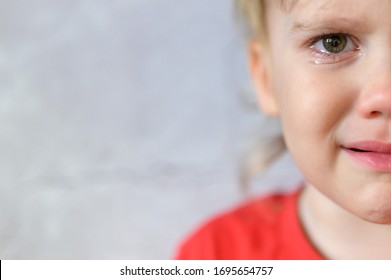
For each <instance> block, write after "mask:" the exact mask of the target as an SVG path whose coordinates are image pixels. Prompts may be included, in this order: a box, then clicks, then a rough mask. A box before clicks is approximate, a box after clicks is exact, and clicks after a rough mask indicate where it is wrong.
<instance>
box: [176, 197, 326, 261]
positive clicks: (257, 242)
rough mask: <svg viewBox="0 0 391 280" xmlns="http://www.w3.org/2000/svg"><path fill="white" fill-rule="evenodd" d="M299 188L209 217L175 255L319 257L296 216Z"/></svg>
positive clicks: (316, 258) (178, 256)
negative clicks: (212, 217)
mask: <svg viewBox="0 0 391 280" xmlns="http://www.w3.org/2000/svg"><path fill="white" fill-rule="evenodd" d="M299 192H300V190H296V191H294V192H292V193H289V194H278V195H272V196H268V197H266V198H260V199H256V200H254V201H251V202H248V203H246V204H245V205H243V206H241V207H239V208H237V209H235V210H233V211H230V212H228V213H225V214H222V215H220V216H218V217H217V218H214V219H212V220H211V221H209V222H207V223H206V224H205V225H204V226H202V227H201V228H200V229H199V230H197V231H196V232H194V233H193V234H192V235H190V237H189V238H188V239H187V240H186V241H185V242H184V243H183V244H182V246H181V247H180V250H179V252H178V254H177V256H176V258H177V259H193V260H200V259H206V260H212V259H220V260H234V259H236V260H240V259H241V260H250V259H268V260H289V259H296V260H311V259H315V260H319V259H323V257H322V256H321V254H320V253H319V252H317V250H316V249H315V248H314V247H313V246H312V244H311V243H310V241H309V240H308V238H307V236H306V235H305V233H304V231H303V229H302V227H301V224H300V221H299V217H298V211H297V202H298V197H299Z"/></svg>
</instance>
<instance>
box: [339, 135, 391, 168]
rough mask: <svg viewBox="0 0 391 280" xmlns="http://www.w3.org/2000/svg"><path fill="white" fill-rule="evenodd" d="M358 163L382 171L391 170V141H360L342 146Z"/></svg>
mask: <svg viewBox="0 0 391 280" xmlns="http://www.w3.org/2000/svg"><path fill="white" fill-rule="evenodd" d="M341 148H342V150H343V151H344V152H345V153H346V154H347V155H348V156H349V157H350V158H352V159H353V160H354V161H355V162H356V163H358V164H360V165H361V166H364V167H366V168H369V169H371V170H375V171H380V172H391V143H383V142H378V141H360V142H353V143H348V144H345V145H342V146H341Z"/></svg>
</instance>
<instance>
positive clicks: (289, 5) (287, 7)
mask: <svg viewBox="0 0 391 280" xmlns="http://www.w3.org/2000/svg"><path fill="white" fill-rule="evenodd" d="M299 2H300V0H281V2H280V3H281V9H282V10H283V11H286V12H290V11H291V10H292V9H293V8H295V7H296V5H297V4H299Z"/></svg>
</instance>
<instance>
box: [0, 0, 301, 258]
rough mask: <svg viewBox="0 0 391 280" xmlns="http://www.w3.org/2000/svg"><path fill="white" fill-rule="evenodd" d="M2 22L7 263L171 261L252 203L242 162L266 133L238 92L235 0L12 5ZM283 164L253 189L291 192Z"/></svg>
mask: <svg viewBox="0 0 391 280" xmlns="http://www.w3.org/2000/svg"><path fill="white" fill-rule="evenodd" d="M0 13H1V16H0V73H1V74H0V155H1V160H0V165H1V166H0V192H1V195H0V258H1V259H64V258H66V259H72V258H74V259H167V258H170V257H172V254H173V252H174V248H175V246H176V244H177V243H178V242H179V240H181V238H182V237H183V236H184V235H185V234H186V233H187V232H188V231H189V230H191V229H192V228H194V226H196V225H197V224H199V223H200V222H201V221H202V220H204V219H205V218H206V217H209V216H210V215H211V213H215V212H216V211H221V210H222V209H226V208H227V207H230V206H231V205H233V204H235V203H238V202H239V201H241V200H243V199H244V196H243V195H241V192H240V190H239V186H238V176H237V175H238V166H240V164H241V159H242V157H241V155H242V153H243V151H246V147H248V146H249V145H250V144H251V143H252V142H253V141H254V139H255V138H254V137H253V135H254V134H253V133H254V131H259V130H261V131H264V130H265V131H266V130H269V129H270V127H269V125H266V126H265V122H264V120H263V117H262V116H261V114H259V113H258V112H257V111H254V110H251V109H249V107H248V106H246V102H244V98H243V96H242V95H243V94H244V93H245V92H248V91H249V90H248V88H249V86H248V84H249V82H248V80H247V72H246V63H245V54H244V44H243V40H242V38H241V36H240V35H239V33H238V30H237V27H236V23H235V21H234V17H233V12H232V2H231V1H230V0H216V1H209V0H197V1H180V0H153V1H146V0H131V1H128V0H112V1H106V0H94V1H92V0H67V1H62V0H61V1H60V0H7V1H5V0H4V1H1V2H0ZM279 164H280V165H277V167H276V168H274V169H272V170H271V171H269V172H268V173H266V174H265V175H263V176H262V177H261V178H260V180H259V182H258V183H257V184H254V186H253V190H252V191H253V193H260V192H266V191H269V190H270V188H271V187H274V186H281V185H285V184H282V183H281V182H285V181H286V179H287V178H288V179H289V180H288V183H287V185H293V184H295V183H296V181H297V180H298V178H299V177H300V176H299V174H298V173H297V171H295V169H292V168H291V164H290V160H289V158H285V159H283V160H282V161H281V162H280V163H279ZM282 169H283V171H284V172H283V173H282V172H281V170H282ZM273 170H274V171H273ZM282 174H287V175H285V176H282ZM291 178H294V179H293V180H291ZM265 187H267V188H265Z"/></svg>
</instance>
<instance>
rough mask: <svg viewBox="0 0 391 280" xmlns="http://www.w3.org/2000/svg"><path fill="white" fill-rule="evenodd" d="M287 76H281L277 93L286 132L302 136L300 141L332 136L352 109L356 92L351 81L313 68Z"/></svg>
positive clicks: (293, 72) (296, 70) (296, 69)
mask: <svg viewBox="0 0 391 280" xmlns="http://www.w3.org/2000/svg"><path fill="white" fill-rule="evenodd" d="M289 73H291V74H289ZM289 73H286V74H285V75H283V76H284V79H283V82H282V83H281V86H280V88H279V93H278V95H279V104H280V109H281V118H282V122H283V125H284V128H285V130H286V133H287V134H298V135H301V136H302V137H301V138H302V140H303V139H306V138H307V137H308V138H309V139H313V138H318V137H319V138H324V137H334V136H335V130H336V129H338V126H339V125H340V124H341V123H342V122H344V121H345V119H346V118H347V117H348V116H349V115H350V113H351V112H352V110H354V106H355V105H354V103H355V98H356V95H357V92H358V89H357V88H356V87H355V86H354V82H352V81H351V80H349V79H346V77H349V75H346V73H345V75H343V74H342V73H341V71H340V72H338V71H334V72H333V71H332V69H330V70H329V71H327V69H326V71H325V69H318V68H317V66H315V65H311V66H307V67H296V68H295V69H292V70H291V71H289ZM287 137H289V135H287Z"/></svg>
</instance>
